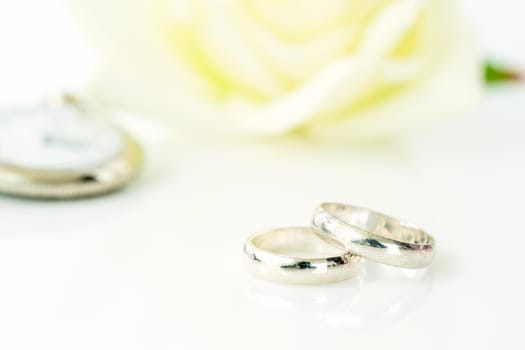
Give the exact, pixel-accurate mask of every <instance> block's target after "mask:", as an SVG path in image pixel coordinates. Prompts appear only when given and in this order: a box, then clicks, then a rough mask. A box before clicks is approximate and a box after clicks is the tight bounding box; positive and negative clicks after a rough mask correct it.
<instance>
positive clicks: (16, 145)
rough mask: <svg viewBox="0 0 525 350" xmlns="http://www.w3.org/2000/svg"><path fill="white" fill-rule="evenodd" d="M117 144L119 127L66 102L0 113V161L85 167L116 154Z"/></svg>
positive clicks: (25, 165) (119, 143) (73, 168)
mask: <svg viewBox="0 0 525 350" xmlns="http://www.w3.org/2000/svg"><path fill="white" fill-rule="evenodd" d="M121 148H122V134H121V133H120V132H119V130H117V129H116V128H113V127H112V126H110V125H107V124H104V123H101V122H99V121H97V120H94V119H91V118H89V117H87V116H85V115H83V114H82V113H81V112H79V111H78V110H77V109H75V108H73V107H70V106H67V105H66V106H63V107H60V108H57V109H51V108H45V107H42V108H35V109H18V110H13V111H11V112H2V113H0V164H7V165H11V166H16V167H21V168H27V169H33V170H51V171H55V170H56V171H77V170H85V169H91V168H93V167H97V166H99V165H102V164H104V163H106V162H107V161H109V160H111V159H112V158H114V157H116V156H117V155H118V154H119V153H120V151H121Z"/></svg>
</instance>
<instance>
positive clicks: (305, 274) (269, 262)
mask: <svg viewBox="0 0 525 350" xmlns="http://www.w3.org/2000/svg"><path fill="white" fill-rule="evenodd" d="M305 252H307V253H305ZM244 256H245V261H246V265H247V268H248V270H249V271H250V272H251V273H252V274H254V275H256V276H257V277H260V278H263V279H266V280H270V281H275V282H284V283H292V284H320V283H332V282H338V281H342V280H346V279H348V278H351V277H353V276H355V275H356V274H357V273H358V271H359V267H360V263H361V260H362V259H361V258H360V257H358V256H356V255H354V254H351V253H348V252H345V251H344V250H342V249H340V248H337V247H334V246H330V245H328V244H326V243H325V242H323V241H322V240H320V239H319V238H318V237H317V236H316V235H315V234H314V233H313V232H312V229H311V228H309V227H290V228H280V229H275V230H272V231H266V232H262V233H258V234H255V235H253V236H251V237H249V238H248V240H247V241H246V243H245V245H244Z"/></svg>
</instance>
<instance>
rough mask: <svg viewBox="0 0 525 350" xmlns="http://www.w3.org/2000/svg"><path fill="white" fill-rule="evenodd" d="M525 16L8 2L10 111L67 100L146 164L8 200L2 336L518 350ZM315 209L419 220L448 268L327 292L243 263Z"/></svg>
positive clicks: (370, 269)
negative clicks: (126, 137) (74, 97)
mask: <svg viewBox="0 0 525 350" xmlns="http://www.w3.org/2000/svg"><path fill="white" fill-rule="evenodd" d="M298 3H301V4H302V5H298ZM454 4H455V5H457V6H456V7H457V11H456V10H454ZM298 7H301V9H302V11H300V10H298ZM347 7H348V8H351V9H352V11H349V12H348V13H350V15H348V16H346V15H345V13H346V12H345V11H344V10H345V9H347ZM524 13H525V3H523V2H522V1H518V0H500V1H498V2H492V1H480V0H477V1H476V0H460V1H457V2H452V1H446V0H443V1H438V0H433V1H412V0H404V1H386V2H381V1H349V0H341V1H331V2H326V4H325V2H313V1H312V2H305V1H303V2H301V1H299V2H294V1H282V2H279V1H246V2H234V1H224V2H223V1H216V2H213V1H202V2H201V1H189V0H188V1H177V0H173V1H168V0H155V1H147V2H146V1H136V0H134V1H131V0H130V1H124V0H110V1H102V0H96V1H87V0H85V1H82V0H68V1H60V0H45V1H36V0H19V1H16V2H14V1H12V2H7V1H4V2H1V3H0V108H3V107H8V106H13V105H26V104H33V103H35V102H36V101H38V100H39V98H40V97H41V96H42V95H46V94H49V93H56V92H61V91H64V90H65V91H73V92H74V93H78V94H79V95H81V96H82V97H85V98H87V99H88V100H90V101H93V103H96V104H98V105H99V106H102V108H106V109H107V110H108V111H111V112H113V115H112V116H113V119H114V120H115V121H116V122H117V123H119V124H121V125H122V126H123V127H125V128H126V129H128V130H129V131H130V132H131V133H132V134H133V135H134V136H135V137H136V138H137V139H138V140H139V141H140V142H141V144H142V145H143V147H144V149H145V153H146V162H145V165H144V169H143V171H142V174H141V175H140V176H139V178H138V179H137V181H135V182H134V183H132V184H131V185H130V186H129V187H128V188H126V189H125V190H123V191H121V192H118V193H114V194H111V195H108V196H104V197H100V198H93V199H89V200H74V201H62V202H61V201H58V202H53V201H31V200H25V199H17V198H12V197H6V196H2V197H0V217H1V219H2V223H3V224H2V227H1V228H0V266H2V267H1V268H0V281H2V282H1V288H0V348H2V349H35V348H38V349H77V350H78V349H95V348H96V349H210V348H226V347H227V348H237V347H239V348H246V347H250V348H251V349H269V348H280V347H282V348H284V347H287V348H291V349H295V348H302V349H314V348H319V347H321V346H322V347H331V348H336V349H339V348H347V347H348V346H349V344H352V346H359V347H364V348H365V349H376V348H377V349H380V348H384V347H386V346H388V347H390V348H394V349H401V348H403V349H410V348H416V347H418V348H419V347H420V346H422V344H424V346H425V347H426V348H428V349H443V348H451V349H452V348H466V347H469V348H471V347H472V348H474V347H475V348H478V349H485V348H487V349H489V348H493V347H494V346H505V347H507V348H509V349H514V348H522V347H523V346H524V345H525V343H524V341H523V338H522V337H520V334H521V323H520V322H519V318H520V315H522V314H523V312H525V305H524V303H523V299H522V295H523V293H525V281H524V278H523V271H522V266H523V262H522V259H521V254H522V251H521V248H520V247H521V246H522V245H523V244H524V243H525V241H524V237H525V236H524V235H523V228H522V227H521V226H520V224H519V222H520V218H521V217H522V216H523V209H525V207H524V205H523V203H522V198H523V197H524V196H525V186H524V184H523V178H525V139H524V138H523V131H524V128H525V87H524V85H523V72H525V40H524V39H523V33H525V21H523V18H522V17H523V14H524ZM354 14H355V16H354ZM232 26H233V28H232ZM348 41H349V42H351V43H352V44H351V45H350V46H349V47H348V46H347V42H348ZM210 144H211V145H212V146H210ZM322 201H340V202H349V203H354V204H358V205H363V206H366V207H371V208H374V209H377V210H379V211H383V212H387V213H390V214H392V215H394V216H399V217H402V218H406V219H408V220H410V221H413V222H415V223H417V224H419V225H421V226H423V227H425V228H427V229H428V230H429V231H430V232H432V234H433V235H434V236H435V237H436V240H437V242H438V248H439V250H438V253H437V256H436V261H435V262H434V263H433V265H432V267H431V268H430V269H429V270H428V271H425V272H422V273H407V272H406V271H401V272H399V271H394V270H391V269H386V268H383V267H380V266H377V265H374V264H372V263H369V264H368V265H367V266H366V271H365V273H364V274H363V276H362V277H360V278H358V279H356V280H354V281H349V282H345V283H342V284H337V285H332V286H321V287H318V288H306V287H297V286H295V287H292V286H275V285H272V284H266V283H263V282H262V281H257V280H254V279H252V278H251V277H249V276H248V275H247V274H246V273H245V271H244V269H243V266H242V263H241V255H242V244H243V242H244V239H245V238H246V237H247V236H248V235H249V234H251V233H253V232H255V231H260V230H263V229H265V228H272V227H276V226H294V225H307V224H308V222H309V217H310V215H311V213H312V211H313V209H314V207H315V205H316V204H317V203H319V202H322ZM305 330H306V331H305ZM407 339H409V341H408V340H407Z"/></svg>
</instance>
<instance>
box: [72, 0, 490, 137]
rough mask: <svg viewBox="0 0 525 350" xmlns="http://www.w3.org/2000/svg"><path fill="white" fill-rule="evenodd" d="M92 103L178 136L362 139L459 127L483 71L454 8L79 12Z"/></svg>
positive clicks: (394, 1) (259, 2)
mask: <svg viewBox="0 0 525 350" xmlns="http://www.w3.org/2000/svg"><path fill="white" fill-rule="evenodd" d="M71 1H73V2H74V4H75V6H74V8H75V10H76V12H77V13H78V14H79V15H80V16H79V18H81V19H83V21H82V22H83V24H84V26H85V29H86V30H87V32H88V33H91V36H92V37H93V38H94V39H95V43H96V44H97V46H98V47H99V48H100V49H101V50H100V52H101V53H102V57H101V63H102V70H101V72H100V73H101V74H100V75H99V76H98V78H97V79H96V80H95V82H94V85H93V89H92V92H93V93H94V95H96V96H97V97H98V98H99V99H101V100H103V102H105V103H110V104H113V105H115V106H120V107H128V108H132V109H135V110H138V111H140V112H146V113H155V114H162V115H167V116H170V117H173V118H176V120H177V121H178V122H179V123H181V124H182V123H183V122H184V123H185V124H187V125H191V126H196V125H198V126H199V127H200V128H203V129H204V128H208V129H209V130H219V131H223V132H236V133H238V132H241V133H249V134H255V135H272V134H284V133H290V132H293V131H297V132H303V133H307V134H311V135H315V136H322V137H326V138H332V139H334V138H337V139H345V140H360V139H364V138H366V139H368V138H371V137H372V138H377V137H383V136H385V135H388V134H391V133H392V132H394V131H399V130H400V129H403V128H406V127H407V126H409V125H417V124H421V123H423V122H427V121H430V120H433V119H436V118H443V117H444V116H450V115H453V114H456V113H459V112H462V111H465V110H466V109H468V108H470V107H471V106H472V105H473V104H475V103H476V102H477V101H478V99H479V96H480V90H481V86H482V83H481V77H480V71H481V70H480V62H479V58H478V54H477V52H476V50H475V47H474V45H473V43H472V40H471V39H470V37H469V35H468V33H467V32H466V30H465V28H464V27H463V25H462V23H461V21H460V20H459V19H458V17H457V15H456V13H455V11H454V6H453V5H454V4H453V2H451V1H449V0H391V1H387V0H384V1H381V0H327V1H318V0H244V1H241V0H222V1H221V0H216V1H213V0H193V1H192V0H152V1H142V0H111V1H107V0H105V1H102V0H71Z"/></svg>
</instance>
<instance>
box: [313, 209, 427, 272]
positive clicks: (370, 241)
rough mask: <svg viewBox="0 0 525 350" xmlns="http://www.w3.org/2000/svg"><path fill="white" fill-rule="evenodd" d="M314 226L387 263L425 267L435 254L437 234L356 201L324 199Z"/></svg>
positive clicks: (353, 249) (340, 244)
mask: <svg viewBox="0 0 525 350" xmlns="http://www.w3.org/2000/svg"><path fill="white" fill-rule="evenodd" d="M312 229H313V231H314V232H315V233H316V234H317V235H318V236H319V237H320V238H322V239H324V240H325V241H327V242H328V243H331V244H333V245H334V246H337V247H339V248H342V249H345V250H347V251H349V252H351V253H353V254H356V255H359V256H361V257H363V258H366V259H370V260H373V261H376V262H379V263H382V264H386V265H392V266H397V267H403V268H422V267H425V266H427V265H428V264H430V262H431V261H432V258H433V256H434V246H435V241H434V238H433V237H432V236H430V235H429V234H428V233H426V232H425V231H424V230H423V229H421V228H419V227H418V226H415V225H413V224H411V223H409V222H406V221H401V220H398V219H395V218H392V217H390V216H388V215H385V214H382V213H378V212H376V211H373V210H370V209H366V208H361V207H357V206H353V205H348V204H341V203H322V204H321V205H319V207H318V208H317V209H316V210H315V213H314V215H313V219H312Z"/></svg>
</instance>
